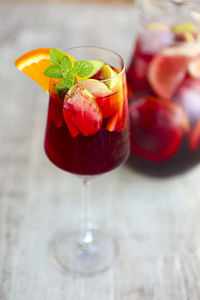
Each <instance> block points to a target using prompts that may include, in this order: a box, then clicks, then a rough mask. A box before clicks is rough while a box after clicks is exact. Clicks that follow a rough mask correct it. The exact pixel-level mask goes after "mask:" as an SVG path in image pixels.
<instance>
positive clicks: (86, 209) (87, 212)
mask: <svg viewBox="0 0 200 300" xmlns="http://www.w3.org/2000/svg"><path fill="white" fill-rule="evenodd" d="M81 202H82V209H81V212H82V216H81V228H80V246H81V247H84V248H88V247H89V246H90V245H91V243H92V242H93V234H92V230H91V220H90V218H91V206H90V205H91V203H90V202H91V177H90V176H84V177H82V199H81Z"/></svg>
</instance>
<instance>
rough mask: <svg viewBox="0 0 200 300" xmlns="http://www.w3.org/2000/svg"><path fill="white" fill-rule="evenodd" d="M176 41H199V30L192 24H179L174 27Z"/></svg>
mask: <svg viewBox="0 0 200 300" xmlns="http://www.w3.org/2000/svg"><path fill="white" fill-rule="evenodd" d="M172 32H173V33H174V34H175V39H176V41H180V42H188V43H193V42H195V40H197V37H198V34H199V30H198V28H197V27H196V26H195V25H194V24H192V23H189V22H187V23H179V24H176V25H174V26H173V27H172Z"/></svg>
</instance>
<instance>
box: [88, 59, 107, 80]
mask: <svg viewBox="0 0 200 300" xmlns="http://www.w3.org/2000/svg"><path fill="white" fill-rule="evenodd" d="M88 61H89V62H90V63H91V64H92V66H93V70H92V72H91V73H90V74H89V75H88V77H89V78H91V77H93V76H94V75H95V74H96V73H98V72H99V71H100V70H101V68H102V67H103V65H104V62H103V61H102V60H88Z"/></svg>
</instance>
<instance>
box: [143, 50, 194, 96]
mask: <svg viewBox="0 0 200 300" xmlns="http://www.w3.org/2000/svg"><path fill="white" fill-rule="evenodd" d="M198 51H199V50H198V49H196V48H182V47H171V48H167V49H165V50H164V51H162V52H161V53H159V54H157V55H155V56H154V58H153V59H152V61H151V62H150V64H149V68H148V80H149V83H150V85H151V87H152V89H153V90H154V92H155V93H156V94H157V95H158V96H160V97H162V98H165V99H170V98H171V97H172V95H173V94H174V92H175V91H176V89H177V87H178V86H179V84H180V83H181V82H182V81H183V79H184V77H185V75H186V73H187V67H188V64H189V62H190V61H191V60H192V59H194V57H195V56H196V55H197V53H198Z"/></svg>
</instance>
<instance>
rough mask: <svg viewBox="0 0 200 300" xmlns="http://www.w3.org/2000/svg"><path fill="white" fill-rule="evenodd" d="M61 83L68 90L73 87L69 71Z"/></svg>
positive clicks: (71, 75) (72, 77)
mask: <svg viewBox="0 0 200 300" xmlns="http://www.w3.org/2000/svg"><path fill="white" fill-rule="evenodd" d="M63 82H64V83H65V84H66V86H67V87H68V88H69V89H71V87H72V86H73V85H74V75H73V73H72V72H71V71H69V72H67V73H65V74H64V75H63Z"/></svg>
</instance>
